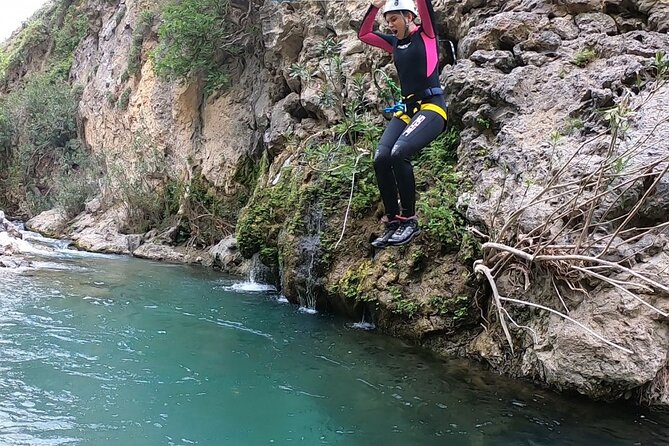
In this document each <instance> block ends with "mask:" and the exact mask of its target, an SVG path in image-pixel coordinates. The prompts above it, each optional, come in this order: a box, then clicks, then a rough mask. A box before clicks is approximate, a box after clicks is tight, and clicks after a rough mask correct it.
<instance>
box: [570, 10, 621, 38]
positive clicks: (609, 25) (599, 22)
mask: <svg viewBox="0 0 669 446" xmlns="http://www.w3.org/2000/svg"><path fill="white" fill-rule="evenodd" d="M575 21H576V26H578V29H579V30H580V31H581V33H583V34H599V33H604V34H616V33H617V32H618V27H617V26H616V22H615V20H613V18H612V17H611V16H609V15H606V14H602V13H600V12H591V13H584V14H579V15H577V16H576V19H575Z"/></svg>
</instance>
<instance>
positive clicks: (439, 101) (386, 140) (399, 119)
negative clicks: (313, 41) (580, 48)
mask: <svg viewBox="0 0 669 446" xmlns="http://www.w3.org/2000/svg"><path fill="white" fill-rule="evenodd" d="M416 6H417V7H418V14H419V16H420V18H421V20H422V25H421V26H419V27H418V28H417V29H416V30H415V31H414V32H413V33H412V34H411V35H409V36H408V37H406V38H405V39H398V38H397V37H395V36H394V35H392V34H384V33H380V32H378V31H374V21H375V18H376V15H377V13H378V11H379V9H378V8H376V7H375V6H373V5H372V6H370V8H369V10H368V11H367V14H366V15H365V18H364V20H363V22H362V26H361V27H360V31H359V32H358V37H359V38H360V40H362V41H363V42H365V43H367V44H369V45H372V46H375V47H378V48H381V49H383V50H385V51H388V52H389V53H391V54H392V55H393V59H394V63H395V67H396V69H397V74H398V76H399V80H400V87H401V89H402V96H403V98H402V99H403V101H404V102H405V103H406V106H407V110H406V112H402V111H399V112H397V113H395V115H394V116H393V119H392V120H391V121H390V122H389V123H388V126H387V127H386V129H385V131H384V132H383V135H382V136H381V140H380V142H379V146H378V148H377V150H376V155H375V157H374V170H375V172H376V180H377V183H378V185H379V191H380V192H381V198H382V200H383V204H384V207H385V212H386V215H387V216H388V218H389V219H391V220H392V219H395V218H396V216H398V215H400V216H402V217H413V216H414V215H415V212H416V209H415V207H416V182H415V179H414V174H413V167H412V165H411V159H412V158H413V157H414V156H415V155H416V154H417V153H418V152H419V151H420V150H421V149H422V148H423V147H425V146H427V145H428V144H429V143H430V142H432V141H433V140H434V139H435V138H436V137H437V136H439V134H440V133H441V132H443V131H444V129H445V127H446V101H445V99H444V96H443V91H442V89H441V87H440V85H439V68H438V66H439V63H438V62H439V52H438V39H437V34H436V31H435V28H434V11H433V9H432V3H431V0H417V1H416ZM398 194H399V198H400V200H399V201H400V204H401V208H400V204H398V202H397V197H398Z"/></svg>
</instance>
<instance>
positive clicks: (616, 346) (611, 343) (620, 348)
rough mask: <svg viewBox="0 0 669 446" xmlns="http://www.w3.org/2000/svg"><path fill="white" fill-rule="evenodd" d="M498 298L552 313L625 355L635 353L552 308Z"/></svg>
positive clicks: (508, 298)
mask: <svg viewBox="0 0 669 446" xmlns="http://www.w3.org/2000/svg"><path fill="white" fill-rule="evenodd" d="M498 298H499V300H503V301H505V302H513V303H515V304H520V305H527V306H529V307H534V308H540V309H542V310H546V311H549V312H551V313H553V314H555V315H558V316H560V317H561V318H563V319H566V320H568V321H569V322H573V323H574V324H576V325H578V326H579V327H581V328H582V329H583V330H585V331H587V332H588V333H590V334H591V335H593V336H594V337H596V338H597V339H599V340H600V341H602V342H604V343H606V344H608V345H610V346H611V347H615V348H617V349H618V350H622V351H624V352H625V353H629V354H632V353H634V352H633V351H632V350H629V349H627V348H625V347H622V346H620V345H618V344H616V343H614V342H611V341H609V340H608V339H606V338H604V337H603V336H601V335H599V334H597V333H596V332H594V331H592V330H591V329H589V328H588V327H586V326H585V325H583V324H582V323H580V322H579V321H577V320H576V319H574V318H571V317H569V316H567V315H566V314H564V313H560V312H559V311H556V310H553V309H552V308H549V307H546V306H544V305H539V304H535V303H534V302H527V301H524V300H519V299H512V298H510V297H503V296H498Z"/></svg>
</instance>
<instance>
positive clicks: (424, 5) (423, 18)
mask: <svg viewBox="0 0 669 446" xmlns="http://www.w3.org/2000/svg"><path fill="white" fill-rule="evenodd" d="M416 7H417V8H418V16H419V17H420V22H421V25H422V27H423V32H424V33H425V35H426V36H428V37H430V38H431V39H434V38H435V37H436V36H437V33H436V32H435V30H434V9H432V0H416Z"/></svg>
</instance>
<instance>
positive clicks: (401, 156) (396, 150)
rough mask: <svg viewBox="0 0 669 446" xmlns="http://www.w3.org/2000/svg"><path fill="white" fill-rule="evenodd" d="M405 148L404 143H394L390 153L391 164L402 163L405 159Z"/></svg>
mask: <svg viewBox="0 0 669 446" xmlns="http://www.w3.org/2000/svg"><path fill="white" fill-rule="evenodd" d="M406 146H407V145H406V143H405V142H401V141H398V142H396V143H395V145H394V146H393V148H392V150H391V151H390V159H391V161H392V162H393V164H395V163H398V162H402V161H404V160H406V159H407V155H406V153H407V151H406Z"/></svg>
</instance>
